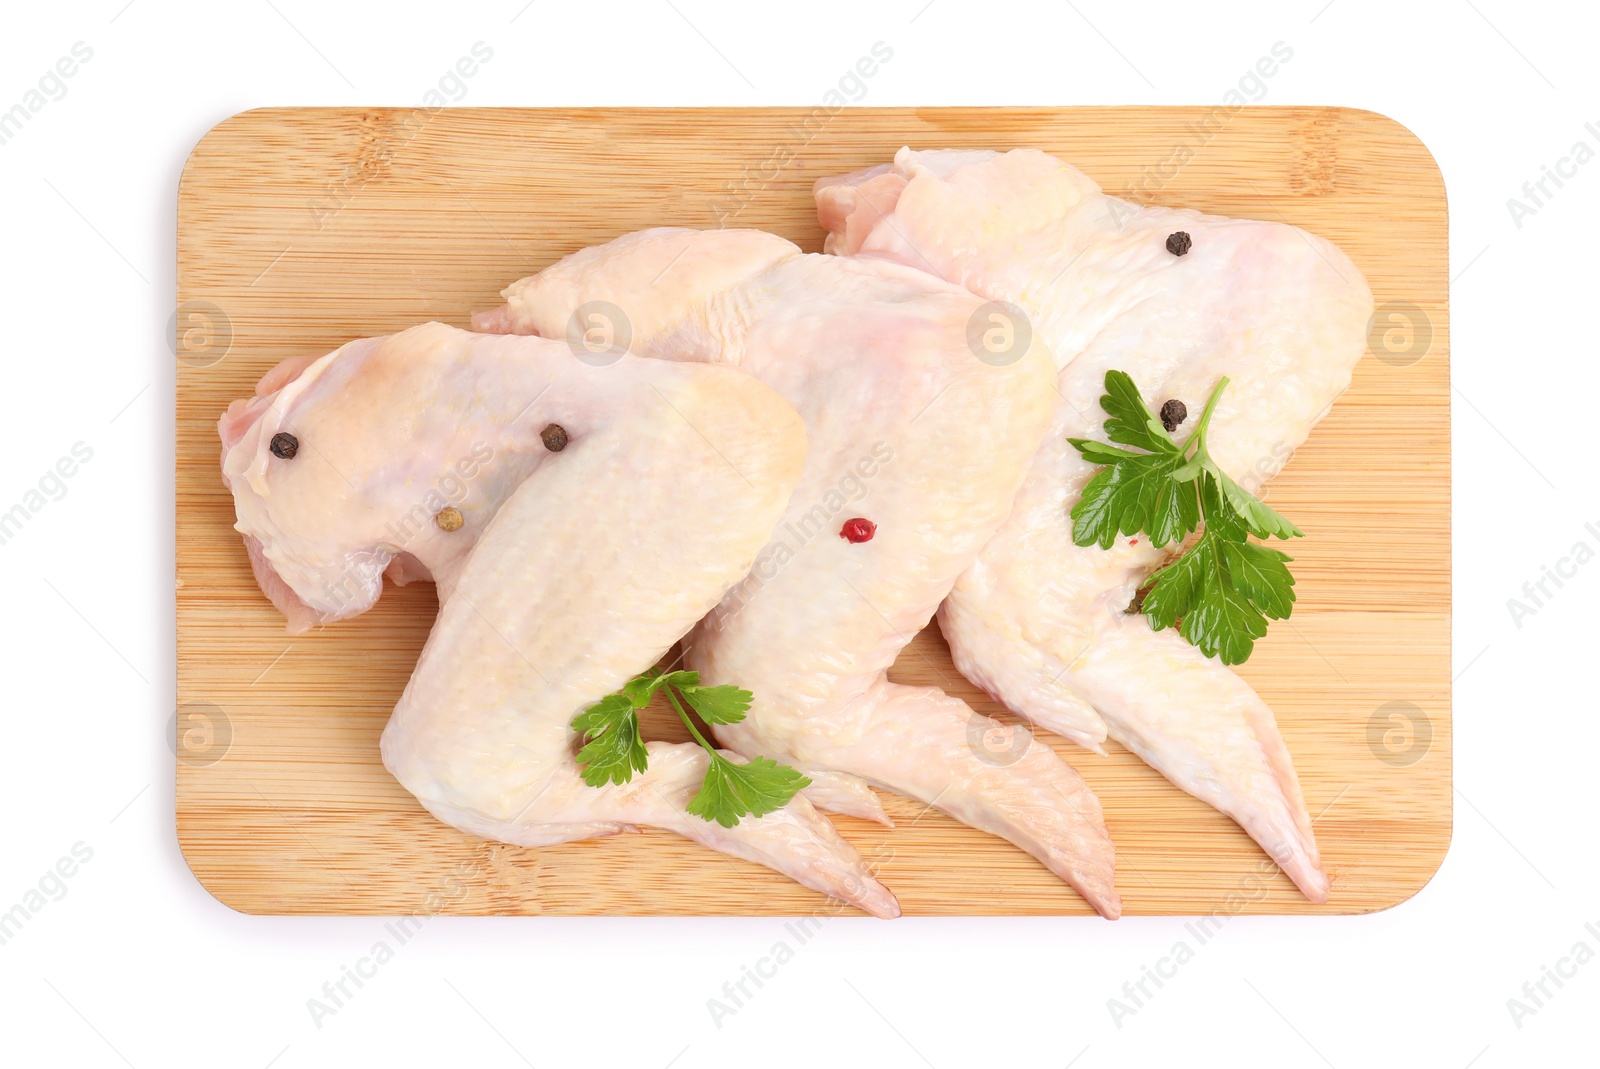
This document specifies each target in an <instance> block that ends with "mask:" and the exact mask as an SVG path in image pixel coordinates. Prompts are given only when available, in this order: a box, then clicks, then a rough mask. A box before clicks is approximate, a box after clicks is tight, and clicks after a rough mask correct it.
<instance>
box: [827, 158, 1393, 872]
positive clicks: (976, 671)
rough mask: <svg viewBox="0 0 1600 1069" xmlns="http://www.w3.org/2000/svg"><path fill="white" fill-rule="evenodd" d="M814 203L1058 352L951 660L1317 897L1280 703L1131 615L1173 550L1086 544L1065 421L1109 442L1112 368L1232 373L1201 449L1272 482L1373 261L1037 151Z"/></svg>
mask: <svg viewBox="0 0 1600 1069" xmlns="http://www.w3.org/2000/svg"><path fill="white" fill-rule="evenodd" d="M816 199H817V206H818V215H819V218H820V219H821V221H822V223H823V226H824V227H825V228H826V229H827V231H828V232H829V236H828V238H827V242H826V249H827V250H828V251H829V252H831V253H835V254H838V255H843V256H849V257H854V258H862V259H870V260H875V261H884V262H890V263H896V264H900V265H905V266H910V267H915V268H918V269H920V270H923V271H926V272H929V273H930V274H932V275H935V276H938V277H939V278H941V279H944V280H946V281H948V282H952V283H955V284H959V285H962V286H965V287H967V288H969V289H971V290H972V291H973V292H974V293H977V294H979V295H981V296H983V297H986V298H989V299H990V300H992V301H995V302H997V304H996V306H995V307H994V308H993V309H991V311H992V312H993V314H994V315H996V316H997V317H999V319H1000V320H1002V321H1004V322H1006V324H1007V326H1008V327H1009V329H1011V330H1013V331H1015V332H1019V333H1028V332H1031V333H1033V334H1035V335H1038V336H1041V337H1043V339H1044V340H1045V341H1046V343H1047V344H1048V346H1049V349H1050V351H1051V353H1052V355H1053V357H1054V359H1055V362H1056V365H1057V371H1058V374H1057V378H1056V382H1055V383H1054V387H1055V388H1054V389H1053V390H1048V393H1049V396H1050V398H1051V400H1052V401H1053V402H1054V408H1055V414H1054V418H1053V421H1052V423H1051V425H1050V427H1049V429H1048V432H1047V433H1046V434H1045V435H1043V437H1042V445H1040V446H1039V447H1038V450H1037V453H1036V455H1035V457H1034V460H1033V467H1032V470H1031V471H1030V473H1029V475H1028V477H1027V480H1026V482H1025V483H1024V485H1023V488H1022V490H1021V492H1020V493H1019V495H1018V497H1017V502H1016V508H1015V510H1014V511H1013V513H1012V515H1011V517H1010V519H1009V520H1008V521H1007V523H1006V524H1005V526H1004V527H1002V528H1001V530H1000V531H999V533H998V534H997V535H996V536H995V538H994V539H993V540H992V541H991V542H990V543H989V544H988V545H987V546H985V547H984V549H983V551H982V552H981V553H980V554H979V556H978V558H977V560H976V562H975V563H974V564H973V565H972V566H971V567H970V568H968V569H967V570H966V571H965V572H964V573H963V574H962V576H961V577H960V578H959V580H958V581H957V582H956V584H955V586H954V589H953V590H952V592H951V594H950V596H949V598H948V599H947V600H946V601H945V603H944V605H943V607H942V608H941V610H940V613H939V622H940V625H941V627H942V629H943V631H944V633H945V636H946V638H947V639H948V640H949V642H950V646H951V650H952V653H953V655H954V658H955V661H956V664H957V667H958V668H959V669H960V670H961V671H962V673H963V674H965V675H966V676H967V677H968V678H969V679H971V680H972V681H973V682H975V683H977V684H978V685H979V686H981V687H983V688H984V689H985V690H987V691H989V692H990V693H991V694H993V695H995V696H996V697H997V698H999V699H1000V700H1001V701H1002V702H1004V703H1005V704H1006V705H1007V706H1009V707H1010V708H1011V709H1013V710H1015V711H1016V712H1018V713H1020V714H1021V715H1023V716H1025V717H1027V718H1028V719H1030V720H1032V721H1033V722H1034V723H1036V724H1038V725H1041V726H1043V727H1046V728H1048V729H1050V730H1052V731H1055V732H1057V733H1059V734H1061V735H1064V736H1066V737H1068V738H1071V739H1074V740H1076V741H1077V742H1079V743H1081V744H1082V745H1084V746H1087V747H1090V748H1093V749H1097V750H1098V749H1100V748H1101V743H1102V742H1103V741H1104V740H1105V739H1106V738H1107V737H1110V738H1112V739H1115V740H1116V741H1117V742H1119V743H1121V744H1122V745H1123V746H1125V747H1127V748H1128V749H1130V750H1132V751H1133V752H1134V753H1136V754H1138V755H1139V756H1140V757H1141V758H1143V759H1144V760H1145V761H1146V762H1148V763H1149V764H1150V765H1152V766H1154V767H1155V768H1157V769H1158V770H1160V771H1161V772H1162V773H1163V774H1164V775H1166V776H1167V778H1168V779H1170V780H1171V781H1172V782H1173V783H1175V784H1176V785H1178V786H1179V787H1181V788H1183V789H1184V790H1186V791H1188V792H1189V793H1191V794H1193V795H1195V796H1196V797H1198V798H1200V799H1202V800H1204V801H1205V802H1207V803H1209V804H1211V805H1213V806H1215V807H1216V808H1218V809H1220V810H1222V811H1223V812H1224V813H1227V814H1228V815H1229V816H1231V817H1232V818H1233V819H1234V820H1236V821H1237V822H1238V823H1239V824H1240V825H1241V826H1243V828H1244V829H1245V830H1246V831H1247V832H1248V833H1249V834H1250V835H1251V836H1252V837H1254V838H1255V839H1256V841H1257V842H1258V843H1260V844H1261V846H1262V847H1263V848H1264V849H1266V850H1267V851H1268V852H1269V853H1270V854H1271V855H1272V856H1273V858H1274V859H1275V860H1276V861H1277V862H1278V864H1279V865H1280V866H1281V867H1282V868H1283V870H1284V871H1285V872H1286V873H1287V875H1288V876H1289V877H1290V878H1291V879H1293V880H1294V882H1295V883H1296V884H1297V885H1298V886H1299V887H1300V889H1301V890H1302V891H1303V892H1304V893H1305V895H1306V896H1307V897H1308V898H1310V899H1311V900H1313V901H1317V902H1321V901H1325V900H1326V898H1327V895H1328V889H1329V882H1328V877H1327V875H1326V873H1325V871H1324V869H1323V866H1322V864H1321V861H1320V859H1319V856H1318V852H1317V845H1316V839H1315V836H1314V834H1313V829H1312V823H1311V820H1310V818H1309V817H1308V815H1307V812H1306V808H1305V803H1304V801H1303V799H1302V795H1301V789H1300V784H1299V780H1298V778H1297V776H1296V774H1295V771H1294V766H1293V762H1292V760H1291V758H1290V755H1289V751H1288V748H1287V747H1286V745H1285V744H1284V741H1283V737H1282V735H1281V733H1280V732H1279V730H1278V726H1277V723H1276V720H1275V719H1274V716H1273V713H1272V711H1271V710H1270V709H1269V708H1268V707H1267V705H1266V704H1265V703H1264V702H1263V701H1262V700H1261V698H1260V697H1259V696H1258V695H1257V694H1256V693H1255V691H1254V690H1253V689H1252V688H1251V687H1250V686H1249V685H1248V684H1247V683H1246V682H1245V681H1244V680H1243V679H1241V678H1240V677H1239V676H1238V675H1236V674H1235V673H1234V672H1233V671H1231V670H1230V669H1228V668H1227V667H1225V666H1224V665H1222V664H1221V663H1220V662H1219V661H1217V660H1215V659H1213V658H1208V657H1206V656H1204V655H1203V654H1202V653H1201V652H1200V651H1199V650H1198V649H1196V648H1195V647H1193V646H1191V645H1190V644H1188V643H1187V642H1186V641H1185V640H1184V639H1183V638H1181V637H1180V636H1179V635H1178V633H1177V632H1176V630H1172V629H1168V630H1163V631H1155V630H1152V629H1151V627H1150V626H1149V624H1148V622H1147V620H1146V618H1145V617H1144V616H1143V615H1140V614H1138V613H1136V612H1135V613H1130V612H1128V611H1127V610H1128V608H1129V605H1130V603H1131V601H1132V599H1133V597H1134V595H1135V593H1136V592H1137V591H1138V589H1139V588H1140V587H1141V585H1142V584H1143V583H1144V582H1145V580H1146V579H1147V577H1148V576H1149V575H1150V574H1151V573H1152V572H1153V571H1154V570H1155V569H1156V568H1157V567H1159V566H1160V565H1161V564H1163V563H1164V562H1165V561H1166V560H1167V559H1168V558H1169V556H1170V554H1171V553H1172V552H1173V551H1172V550H1171V549H1158V548H1154V547H1152V546H1151V545H1150V540H1149V539H1148V538H1142V539H1140V538H1121V539H1119V540H1118V541H1117V543H1116V545H1115V546H1113V547H1112V548H1111V549H1110V550H1102V549H1100V548H1097V547H1092V546H1091V547H1087V548H1085V547H1081V546H1078V545H1075V544H1074V543H1073V538H1072V528H1071V521H1070V518H1069V516H1068V513H1069V510H1070V509H1071V507H1072V506H1073V504H1074V503H1075V502H1076V501H1077V500H1078V497H1079V495H1080V493H1081V491H1082V489H1083V487H1084V485H1085V483H1086V482H1087V481H1088V479H1089V478H1090V477H1091V476H1092V475H1093V474H1094V472H1095V470H1096V468H1095V466H1094V465H1092V464H1090V463H1089V462H1087V461H1086V460H1084V459H1083V458H1082V457H1081V456H1080V455H1079V454H1078V452H1077V450H1075V449H1074V448H1073V447H1072V446H1071V445H1070V444H1068V441H1067V439H1068V438H1074V437H1076V438H1097V439H1100V440H1104V437H1105V436H1104V431H1103V422H1104V413H1103V412H1102V411H1101V408H1100V404H1099V398H1100V395H1101V393H1102V383H1103V379H1104V377H1105V374H1106V372H1107V371H1108V370H1113V369H1116V370H1121V371H1125V372H1127V373H1128V374H1130V375H1131V376H1132V377H1133V379H1134V381H1135V383H1136V384H1137V385H1138V387H1139V389H1140V392H1141V393H1142V394H1143V396H1144V397H1145V398H1146V399H1148V400H1149V401H1151V403H1152V405H1153V406H1160V405H1161V404H1162V403H1163V402H1164V401H1165V400H1166V399H1178V400H1181V401H1183V402H1185V403H1186V405H1187V407H1188V411H1189V412H1191V413H1194V414H1195V415H1198V414H1199V411H1200V408H1201V407H1202V406H1203V404H1204V403H1205V401H1206V399H1207V397H1208V396H1209V395H1210V393H1211V391H1212V388H1213V387H1214V386H1215V385H1216V384H1217V382H1218V381H1219V379H1220V378H1221V377H1223V376H1227V377H1228V379H1229V380H1230V385H1229V386H1228V387H1227V389H1226V391H1225V393H1224V394H1223V395H1222V397H1221V400H1220V403H1219V405H1218V407H1217V409H1216V412H1215V415H1214V418H1213V419H1212V421H1211V424H1210V433H1209V436H1208V445H1209V448H1210V451H1211V454H1212V456H1213V457H1214V458H1215V459H1216V460H1217V461H1218V462H1219V464H1220V465H1221V466H1222V467H1223V469H1224V470H1225V471H1227V472H1228V473H1229V475H1230V476H1232V477H1233V478H1234V479H1235V480H1236V481H1238V482H1239V483H1240V484H1241V485H1243V486H1244V487H1245V488H1246V489H1248V490H1258V489H1259V488H1260V486H1261V484H1262V483H1263V482H1264V481H1265V480H1266V479H1267V478H1269V477H1270V476H1271V475H1272V474H1275V473H1276V471H1277V470H1278V469H1279V468H1280V467H1281V466H1282V464H1283V463H1284V461H1285V460H1286V459H1287V457H1288V456H1289V454H1290V453H1292V452H1293V450H1294V449H1295V447H1297V446H1298V445H1299V444H1300V443H1301V442H1302V441H1304V440H1305V438H1306V436H1307V434H1308V433H1309V432H1310V430H1311V428H1312V427H1313V425H1315V424H1316V422H1317V421H1318V420H1319V419H1321V418H1322V416H1323V415H1324V414H1326V412H1327V411H1328V409H1329V407H1330V406H1331V405H1332V403H1333V401H1334V399H1335V398H1337V397H1338V396H1339V394H1340V393H1342V392H1343V391H1344V389H1345V388H1346V387H1347V386H1348V385H1349V382H1350V377H1351V372H1352V369H1353V368H1354V366H1355V363H1356V361H1357V360H1358V359H1359V358H1360V357H1361V355H1362V353H1363V352H1364V350H1365V344H1366V333H1367V331H1366V327H1367V323H1368V320H1369V317H1370V315H1371V313H1372V307H1373V306H1372V296H1371V293H1370V292H1369V290H1368V288H1367V285H1366V282H1365V280H1364V279H1363V278H1362V276H1361V273H1360V272H1359V271H1358V270H1357V269H1356V267H1355V265H1354V264H1352V263H1351V261H1350V260H1349V258H1348V257H1347V256H1345V255H1344V253H1343V252H1341V251H1340V250H1339V249H1338V248H1336V247H1335V246H1333V245H1332V244H1331V243H1329V242H1327V241H1325V240H1323V239H1321V238H1319V237H1316V236H1315V235H1312V234H1308V233H1306V232H1305V231H1303V230H1300V229H1298V228H1295V227H1292V226H1289V225H1286V224H1281V223H1273V222H1258V221H1254V220H1247V219H1232V218H1224V217H1220V216H1215V215H1203V214H1201V213H1199V212H1195V211H1182V210H1174V209H1169V208H1162V207H1144V206H1140V205H1137V204H1132V203H1129V202H1127V201H1124V200H1119V199H1116V198H1113V197H1109V196H1107V195H1105V194H1104V193H1102V192H1101V190H1100V188H1099V186H1098V185H1096V184H1095V182H1093V181H1092V180H1091V179H1089V178H1088V177H1087V176H1086V175H1084V174H1082V173H1081V172H1079V171H1078V170H1076V169H1074V168H1073V167H1071V166H1068V165H1067V164H1065V163H1063V162H1061V161H1060V160H1057V159H1055V158H1054V157H1051V156H1049V155H1046V154H1045V153H1043V152H1039V151H1037V150H1032V149H1018V150H1014V151H1011V152H1005V153H995V152H987V151H929V152H917V151H912V150H911V149H909V148H907V149H902V150H901V151H900V152H899V153H897V154H896V156H895V158H894V160H893V162H891V163H888V164H883V165H880V166H876V167H872V168H870V169H867V170H863V171H860V172H857V173H854V174H849V175H844V176H842V177H838V178H825V179H822V180H820V181H819V182H818V183H817V186H816ZM1180 430H1181V428H1180Z"/></svg>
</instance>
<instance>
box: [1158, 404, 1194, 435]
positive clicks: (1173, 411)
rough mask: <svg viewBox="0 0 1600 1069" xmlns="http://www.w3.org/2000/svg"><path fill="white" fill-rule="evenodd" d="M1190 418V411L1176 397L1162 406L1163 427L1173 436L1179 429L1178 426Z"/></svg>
mask: <svg viewBox="0 0 1600 1069" xmlns="http://www.w3.org/2000/svg"><path fill="white" fill-rule="evenodd" d="M1188 418H1189V410H1188V408H1186V407H1185V406H1184V403H1183V402H1182V401H1180V400H1178V399H1177V398H1176V397H1174V398H1173V399H1172V400H1170V401H1168V402H1167V403H1166V404H1164V405H1162V406H1161V425H1162V426H1163V427H1165V428H1166V429H1167V433H1168V434H1171V433H1172V432H1173V431H1175V430H1177V429H1178V424H1180V423H1182V422H1183V421H1184V420H1186V419H1188Z"/></svg>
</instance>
